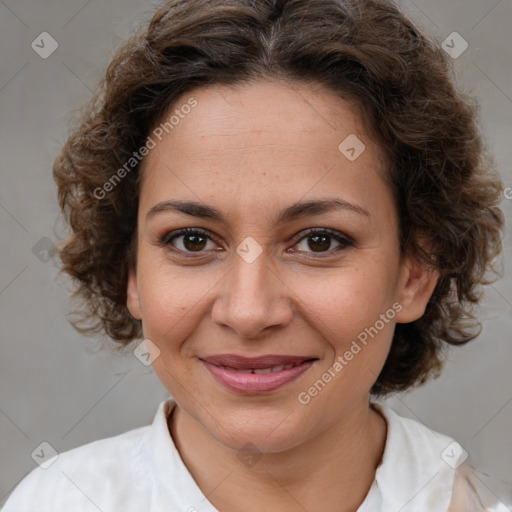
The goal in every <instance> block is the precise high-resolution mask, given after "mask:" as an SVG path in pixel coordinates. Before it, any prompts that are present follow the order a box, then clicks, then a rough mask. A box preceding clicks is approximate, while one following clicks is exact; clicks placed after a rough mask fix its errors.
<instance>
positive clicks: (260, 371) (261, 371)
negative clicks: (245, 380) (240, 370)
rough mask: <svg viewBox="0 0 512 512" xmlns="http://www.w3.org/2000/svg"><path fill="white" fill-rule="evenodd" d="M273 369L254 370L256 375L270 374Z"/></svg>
mask: <svg viewBox="0 0 512 512" xmlns="http://www.w3.org/2000/svg"><path fill="white" fill-rule="evenodd" d="M271 371H272V368H254V370H253V372H254V373H270V372H271Z"/></svg>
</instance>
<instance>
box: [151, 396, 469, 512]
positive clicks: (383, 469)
mask: <svg viewBox="0 0 512 512" xmlns="http://www.w3.org/2000/svg"><path fill="white" fill-rule="evenodd" d="M175 406H176V403H175V402H174V400H173V399H172V398H168V399H167V400H164V401H162V402H161V403H160V405H159V406H158V410H157V413H156V415H155V419H154V421H153V424H152V425H151V428H150V430H149V431H148V437H147V439H146V440H147V443H148V449H149V452H150V457H151V468H152V474H153V481H154V483H155V485H154V488H153V496H152V501H151V503H152V505H151V508H150V511H151V512H160V511H161V510H162V507H164V508H165V507H166V506H168V505H169V504H172V505H173V506H175V507H177V508H178V509H179V510H180V511H181V510H183V511H194V512H196V511H197V512H218V511H217V509H216V508H214V507H213V505H212V504H211V503H210V502H209V501H208V500H207V499H206V497H205V496H204V494H203V492H202V491H201V489H200V488H199V487H198V485H197V484H196V482H195V480H194V479H193V477H192V475H191V474H190V472H189V471H188V469H187V467H186V466H185V463H184V462H183V460H182V458H181V456H180V454H179V452H178V450H177V448H176V446H175V444H174V441H173V439H172V437H171V435H170V433H169V428H168V423H167V419H168V417H169V415H170V414H171V412H172V410H173V409H174V407H175ZM372 407H374V408H375V409H376V410H377V411H378V412H379V413H380V414H381V415H382V416H383V417H384V419H385V420H386V424H387V435H386V445H385V448H384V453H383V456H382V460H381V463H380V464H379V466H378V467H377V470H376V474H375V482H374V485H372V491H370V492H371V493H373V492H375V488H378V490H379V493H380V496H381V502H382V509H381V510H382V512H388V511H389V512H396V511H397V510H400V511H401V512H412V511H417V510H422V511H429V512H445V511H446V510H447V508H448V506H449V503H450V500H451V495H452V486H453V480H454V475H455V470H454V469H452V468H451V467H450V466H449V465H448V464H447V463H446V462H445V461H444V460H443V458H442V453H443V452H444V451H445V450H446V449H447V448H448V447H450V449H451V452H450V453H452V454H453V456H454V459H453V460H454V461H455V462H456V461H457V460H459V459H460V458H461V457H462V456H463V455H462V453H463V450H462V448H461V447H460V445H458V443H455V442H454V441H453V440H452V439H450V438H449V437H447V436H444V435H442V434H439V433H437V432H435V431H433V430H430V429H428V428H427V427H425V426H424V425H422V424H421V423H419V422H417V421H414V420H410V419H408V418H403V417H401V416H399V415H398V414H396V413H395V412H394V411H393V410H392V409H391V408H390V407H388V406H387V405H385V404H380V403H373V404H372ZM454 465H455V464H454ZM375 484H376V485H375ZM369 498H371V496H370V495H369V496H367V499H369ZM366 502H367V500H365V502H363V504H362V505H365V504H366Z"/></svg>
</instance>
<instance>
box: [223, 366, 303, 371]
mask: <svg viewBox="0 0 512 512" xmlns="http://www.w3.org/2000/svg"><path fill="white" fill-rule="evenodd" d="M294 366H296V365H294V364H280V365H278V366H271V367H269V368H249V369H247V370H241V369H237V368H232V367H231V366H224V368H225V369H226V370H229V371H232V372H238V373H271V372H280V371H282V370H289V369H290V368H293V367H294Z"/></svg>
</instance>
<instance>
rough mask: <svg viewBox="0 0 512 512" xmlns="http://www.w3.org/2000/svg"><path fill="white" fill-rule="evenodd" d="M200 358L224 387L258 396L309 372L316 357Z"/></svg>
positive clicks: (230, 355) (229, 355) (228, 356)
mask: <svg viewBox="0 0 512 512" xmlns="http://www.w3.org/2000/svg"><path fill="white" fill-rule="evenodd" d="M199 360H200V361H201V363H202V364H203V365H204V366H205V368H206V369H207V370H208V371H209V373H210V374H211V375H212V377H213V378H214V379H215V380H216V381H217V382H219V383H220V384H222V385H223V386H224V387H225V388H227V389H229V390H231V391H235V392H237V393H241V394H249V395H255V394H260V393H263V392H269V391H274V390H276V389H279V388H281V387H283V386H285V385H286V384H288V383H290V382H292V381H293V380H295V379H297V378H298V377H299V376H300V375H302V374H303V373H304V372H305V371H307V370H308V369H309V368H310V367H311V366H312V365H313V364H314V362H315V361H316V360H317V358H314V357H300V356H281V355H267V356H261V357H258V358H246V357H242V356H238V355H235V354H226V355H217V356H210V357H205V358H200V359H199Z"/></svg>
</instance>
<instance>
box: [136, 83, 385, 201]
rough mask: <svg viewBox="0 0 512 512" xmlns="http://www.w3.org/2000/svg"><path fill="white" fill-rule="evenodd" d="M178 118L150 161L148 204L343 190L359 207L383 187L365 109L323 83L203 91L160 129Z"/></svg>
mask: <svg viewBox="0 0 512 512" xmlns="http://www.w3.org/2000/svg"><path fill="white" fill-rule="evenodd" d="M191 102H193V103H191ZM189 104H194V105H195V106H194V107H193V108H184V106H185V105H189ZM172 116H173V122H172V124H171V123H168V124H167V129H166V130H163V133H161V135H160V138H161V140H157V144H156V147H155V148H154V149H152V150H151V151H150V153H149V154H148V155H147V157H146V159H145V161H144V166H143V167H144V170H143V180H142V189H143V190H142V194H141V198H142V202H145V198H146V199H147V196H148V195H149V196H151V200H152V201H153V202H155V201H163V200H166V199H170V197H169V196H172V195H178V196H180V195H186V196H188V198H189V199H194V200H198V199H199V200H203V201H205V202H206V200H207V199H208V202H210V203H211V200H212V198H213V199H217V200H219V201H220V200H222V201H224V202H226V201H229V200H230V199H231V200H232V202H241V201H244V202H247V201H257V200H259V201H260V202H261V201H263V202H265V201H266V199H268V203H269V205H270V204H272V205H274V204H277V203H279V201H280V198H282V197H283V194H285V195H286V196H288V197H289V198H290V199H292V198H293V199H294V200H297V199H300V198H302V197H304V196H306V195H307V194H308V193H311V195H316V196H318V195H319V194H321V195H323V196H325V195H326V194H327V195H328V194H329V193H331V194H332V193H335V192H339V191H342V192H344V194H345V196H344V199H346V200H347V201H351V200H356V199H357V197H356V196H359V199H360V200H362V199H364V196H365V195H366V196H368V188H369V185H370V184H371V181H372V180H380V181H382V179H381V177H380V175H381V173H382V172H383V169H384V160H383V158H382V155H381V152H380V151H379V148H378V146H377V145H376V144H375V142H374V141H373V140H371V139H370V137H369V136H368V134H367V133H366V132H365V130H364V123H363V120H362V118H361V116H360V114H359V110H358V108H357V106H356V105H355V104H354V103H353V102H351V101H349V100H347V99H342V98H341V97H339V96H337V95H336V94H335V93H334V92H332V91H330V90H327V89H325V88H323V87H321V86H318V85H312V84H305V83H295V82H294V83H290V82H269V81H260V82H252V83H246V84H243V85H237V86H225V85H214V86H209V87H202V88H197V89H194V90H192V91H190V92H188V93H186V94H184V95H182V96H181V97H180V98H179V99H178V100H177V101H175V102H174V104H173V106H172V107H171V109H170V110H169V112H167V113H166V114H165V115H164V116H163V117H162V125H161V126H164V128H165V126H166V125H165V124H164V123H166V122H168V121H169V119H171V117H172ZM161 131H162V130H161ZM155 140H156V139H155ZM347 150H349V151H348V152H347ZM354 156H355V157H356V158H354ZM381 186H382V183H381ZM194 196H195V197H194ZM366 200H370V197H367V198H366ZM355 202H357V201H355ZM146 206H147V208H149V207H151V205H146Z"/></svg>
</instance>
